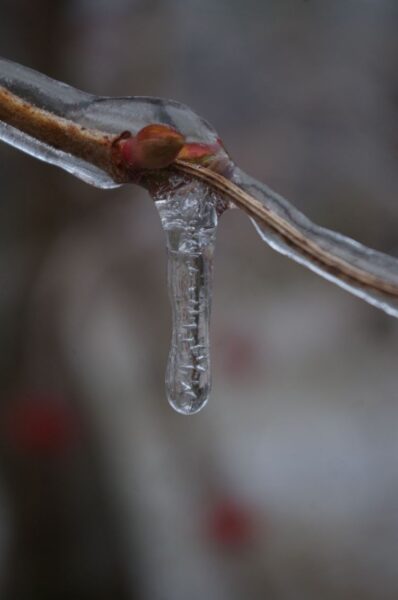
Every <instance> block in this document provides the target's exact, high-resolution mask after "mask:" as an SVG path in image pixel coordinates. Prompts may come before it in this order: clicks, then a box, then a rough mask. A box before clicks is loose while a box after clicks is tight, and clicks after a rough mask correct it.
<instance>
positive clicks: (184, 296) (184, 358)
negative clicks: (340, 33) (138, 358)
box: [155, 181, 220, 415]
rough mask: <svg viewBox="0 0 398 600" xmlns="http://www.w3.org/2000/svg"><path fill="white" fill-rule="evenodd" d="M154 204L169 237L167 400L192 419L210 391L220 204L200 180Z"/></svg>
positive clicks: (158, 199) (159, 196) (176, 189)
mask: <svg viewBox="0 0 398 600" xmlns="http://www.w3.org/2000/svg"><path fill="white" fill-rule="evenodd" d="M173 187H174V186H173ZM155 200H156V202H155V204H156V207H157V209H158V211H159V215H160V219H161V222H162V226H163V229H164V232H165V234H166V242H167V256H168V286H169V296H170V303H171V306H172V313H173V332H172V338H171V346H170V353H169V359H168V364H167V371H166V390H167V397H168V400H169V402H170V404H171V406H172V407H173V408H174V409H175V410H177V411H178V412H180V413H182V414H185V415H190V414H194V413H196V412H198V411H199V410H201V409H202V408H203V407H204V406H205V404H206V403H207V401H208V398H209V393H210V386H211V367H210V339H209V330H210V310H211V297H212V273H213V255H214V245H215V237H216V227H217V205H219V203H220V200H219V199H218V198H217V196H216V195H215V194H214V193H213V192H212V191H211V190H210V189H209V188H208V187H207V186H205V185H203V184H202V183H200V182H197V181H192V182H189V183H186V182H181V184H180V185H177V187H174V189H173V190H172V191H171V192H170V191H165V192H164V193H160V194H159V195H158V196H157V197H156V198H155Z"/></svg>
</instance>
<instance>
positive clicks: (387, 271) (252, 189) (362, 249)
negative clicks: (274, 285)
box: [232, 169, 398, 317]
mask: <svg viewBox="0 0 398 600" xmlns="http://www.w3.org/2000/svg"><path fill="white" fill-rule="evenodd" d="M232 179H233V181H234V182H235V183H236V184H237V185H238V186H239V187H241V188H242V189H243V190H246V191H247V192H249V194H250V195H252V196H254V197H255V198H257V199H258V200H260V201H261V202H262V203H263V204H264V205H265V206H267V207H268V208H270V209H271V210H272V211H273V212H275V213H277V214H278V215H280V216H282V217H283V219H284V220H285V221H286V222H287V223H290V224H291V225H293V226H294V227H296V228H297V229H298V230H299V231H300V232H301V233H302V234H303V235H305V237H306V238H307V239H309V240H313V241H315V242H316V243H317V244H318V245H319V246H320V247H321V248H322V249H324V250H327V251H328V252H329V253H330V254H332V255H333V256H336V257H339V258H342V259H344V260H345V261H346V262H347V263H348V264H350V265H352V266H355V267H358V268H360V269H362V270H363V271H366V272H367V273H370V274H373V275H376V276H377V277H380V278H381V279H383V280H385V281H389V282H391V283H394V284H397V285H398V259H396V258H394V257H393V256H389V255H388V254H383V253H382V252H378V251H377V250H373V249H372V248H368V247H367V246H363V245H362V244H360V243H359V242H356V241H355V240H352V239H350V238H348V237H346V236H344V235H341V234H340V233H336V232H335V231H331V230H329V229H325V228H324V227H319V225H316V224H315V223H312V222H311V221H310V220H309V219H308V218H307V217H306V216H305V215H304V214H303V213H301V212H300V211H299V210H297V208H295V207H294V206H293V205H292V204H290V202H288V201H287V200H286V199H285V198H283V197H282V196H280V195H279V194H276V193H275V192H273V191H272V190H271V189H270V188H269V187H268V186H266V185H265V184H263V183H260V182H259V181H257V180H255V179H253V178H252V177H250V176H249V175H246V173H244V172H243V171H241V170H240V169H235V171H234V174H233V177H232ZM252 222H253V224H254V226H255V228H256V230H257V232H258V233H259V235H260V236H261V238H262V239H263V240H264V241H265V242H266V243H267V244H269V246H271V248H273V249H274V250H276V251H277V252H280V253H281V254H284V255H285V256H288V257H289V258H291V259H292V260H294V261H296V262H298V263H300V264H302V265H304V266H305V267H307V268H308V269H310V270H311V271H314V272H315V273H317V274H318V275H321V276H322V277H324V278H325V279H327V280H328V281H331V282H333V283H335V284H337V285H338V286H340V287H341V288H343V289H345V290H347V291H349V292H351V293H352V294H354V295H355V296H358V297H359V298H361V299H362V300H365V301H366V302H368V303H369V304H372V305H373V306H375V307H377V308H379V309H381V310H383V311H384V312H386V313H387V314H389V315H391V316H393V317H398V298H394V297H393V296H391V295H389V294H384V293H383V292H377V291H373V290H371V289H369V288H368V287H366V286H362V285H360V284H359V283H354V282H348V281H345V280H344V279H340V278H339V277H338V276H334V275H332V274H331V273H329V272H328V271H327V270H326V269H324V268H322V266H321V265H320V264H319V263H318V262H315V261H313V260H311V259H310V258H309V257H308V256H307V255H306V254H304V253H303V252H301V251H300V249H295V248H292V246H290V245H288V244H287V243H286V242H285V240H284V239H283V238H282V237H281V236H280V235H278V234H277V233H276V232H275V231H273V230H272V229H271V228H269V227H267V226H266V225H263V224H259V223H258V222H257V221H255V220H254V219H252Z"/></svg>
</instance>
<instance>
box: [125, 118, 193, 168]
mask: <svg viewBox="0 0 398 600" xmlns="http://www.w3.org/2000/svg"><path fill="white" fill-rule="evenodd" d="M184 142H185V138H184V136H183V135H181V134H180V133H179V132H178V131H176V130H175V129H173V128H172V127H168V126H167V125H160V124H153V125H147V126H146V127H144V128H143V129H141V130H140V131H139V132H138V133H137V135H136V136H135V137H134V136H129V137H125V138H121V139H120V141H119V146H120V150H121V155H122V158H123V160H124V162H125V163H127V165H128V166H129V167H130V168H133V169H162V168H164V167H168V166H169V165H170V164H171V163H172V162H173V161H174V160H175V159H176V158H177V155H178V153H179V152H180V150H181V148H182V147H183V145H184Z"/></svg>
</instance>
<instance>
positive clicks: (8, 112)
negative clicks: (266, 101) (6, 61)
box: [0, 86, 398, 297]
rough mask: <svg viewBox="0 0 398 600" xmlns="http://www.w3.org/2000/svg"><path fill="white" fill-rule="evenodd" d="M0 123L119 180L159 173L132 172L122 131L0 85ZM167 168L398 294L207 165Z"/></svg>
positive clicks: (325, 264) (327, 264) (317, 255)
mask: <svg viewBox="0 0 398 600" xmlns="http://www.w3.org/2000/svg"><path fill="white" fill-rule="evenodd" d="M0 121H3V122H4V123H7V124H8V125H11V126H13V127H15V128H16V129H18V130H20V131H22V132H24V133H26V134H27V135H29V136H31V137H33V138H35V139H37V140H40V141H41V142H44V143H45V144H47V145H49V146H51V147H53V148H57V149H59V150H62V151H63V152H67V153H70V154H72V155H74V156H76V157H78V158H81V159H83V160H85V161H86V162H88V163H91V164H93V165H95V166H97V167H98V168H100V169H102V170H103V171H105V172H106V173H108V174H109V175H110V176H111V177H112V179H114V181H115V182H117V183H125V182H131V181H133V182H134V181H139V180H140V178H141V177H142V176H143V175H145V179H148V180H149V179H150V177H151V176H152V175H153V176H154V175H155V174H156V173H157V172H160V171H156V172H152V171H147V172H146V173H143V172H142V171H141V172H133V171H132V169H131V166H129V165H128V164H127V163H126V161H125V160H124V158H123V155H122V152H121V147H120V144H119V141H120V140H121V139H123V135H122V134H123V132H121V135H118V136H112V135H110V134H107V133H105V132H103V131H99V130H96V129H89V128H85V127H83V126H81V125H79V124H77V123H74V122H73V121H70V120H68V119H65V118H62V117H59V116H57V115H54V114H53V113H50V112H49V111H46V110H43V109H40V108H38V107H36V106H34V105H33V104H31V103H29V102H27V101H25V100H22V99H21V98H19V97H18V96H16V95H15V94H13V93H12V92H10V91H9V90H7V89H5V88H4V87H1V86H0ZM167 170H168V171H169V172H172V171H174V172H175V171H176V172H179V173H183V174H184V175H189V176H190V177H195V178H197V179H199V180H201V181H203V182H205V183H206V184H208V185H209V186H211V187H212V188H213V189H215V190H216V191H217V192H219V193H220V194H222V195H224V196H226V197H227V198H228V199H230V200H231V201H232V202H233V203H234V204H236V205H237V206H239V208H241V209H242V210H244V211H245V212H246V213H247V214H248V215H250V216H251V217H253V218H254V219H255V220H256V221H257V222H258V223H260V224H261V225H263V226H266V227H268V228H270V229H271V230H273V231H274V232H276V233H278V234H279V235H280V236H281V237H282V238H283V240H284V241H285V242H286V243H287V244H288V245H290V246H291V247H292V248H293V249H297V250H299V251H300V252H302V253H303V254H304V255H306V256H307V257H309V258H310V259H312V260H313V261H315V262H316V263H317V264H319V265H320V266H321V267H322V268H323V269H324V270H325V271H327V272H328V273H330V274H331V275H333V276H337V277H339V278H340V279H343V280H346V281H347V282H349V283H354V284H356V285H360V286H363V287H365V288H368V289H370V290H373V291H376V292H380V293H383V294H388V295H389V296H392V297H398V285H397V284H395V283H393V282H391V281H388V280H385V279H383V278H381V277H378V276H376V275H374V274H372V273H369V272H367V271H365V270H363V269H361V268H359V267H356V266H354V265H352V264H350V263H348V262H347V261H345V260H344V259H343V258H340V257H338V256H335V255H333V254H331V253H330V252H328V251H327V250H325V249H324V248H322V247H321V246H320V245H319V244H317V243H316V242H314V241H313V240H311V239H308V238H307V237H305V235H304V234H303V233H302V232H301V231H299V230H298V229H297V228H296V227H294V226H293V225H291V224H290V223H289V222H287V221H286V220H285V219H284V218H283V217H281V216H280V215H279V214H277V213H276V212H274V211H272V210H271V209H270V208H268V207H267V206H265V205H264V204H263V203H261V202H260V201H259V200H258V199H257V198H254V197H253V196H251V195H250V194H248V193H247V192H245V191H244V190H242V189H241V188H240V187H238V186H237V185H235V184H234V183H233V182H231V181H230V180H229V179H227V178H226V177H224V176H223V175H220V174H219V173H216V172H215V171H213V170H211V169H210V168H208V167H205V166H202V165H199V164H195V163H194V162H189V161H188V160H181V159H177V160H175V161H174V162H173V163H172V164H171V165H170V166H168V167H167V169H162V170H161V171H163V172H167Z"/></svg>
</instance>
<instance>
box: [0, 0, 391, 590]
mask: <svg viewBox="0 0 398 600" xmlns="http://www.w3.org/2000/svg"><path fill="white" fill-rule="evenodd" d="M397 27H398V5H397V3H396V2H395V1H394V0H378V2H375V1H372V0H334V1H333V2H330V1H328V0H266V1H265V0H244V1H243V0H216V1H215V0H113V1H112V2H107V1H106V0H36V1H35V2H31V1H29V0H1V3H0V55H1V56H3V57H6V58H9V59H11V60H14V61H16V62H20V63H22V64H24V65H27V66H30V67H32V68H34V69H36V70H39V71H42V72H44V73H46V74H48V75H50V76H52V77H54V78H56V79H61V80H63V81H66V82H68V83H70V84H72V85H73V86H75V87H78V88H81V89H84V90H85V91H89V92H93V93H96V94H104V95H154V96H162V97H169V98H174V99H176V100H179V101H180V102H184V103H186V104H188V105H190V106H191V107H192V108H193V109H194V110H196V111H197V112H198V113H199V114H200V115H202V116H204V117H205V118H207V119H208V120H209V121H210V122H211V123H213V124H214V126H215V127H216V128H217V130H218V131H219V133H220V135H221V137H222V139H223V140H224V142H225V144H226V147H227V148H228V150H229V151H230V153H231V155H232V157H233V158H234V159H235V160H236V162H237V163H238V165H240V166H241V167H242V168H243V169H244V170H246V171H247V172H249V173H250V174H252V175H254V176H256V177H257V178H259V179H260V180H262V181H264V182H266V183H267V184H268V185H270V186H271V187H272V188H273V189H275V190H276V191H278V192H279V193H282V194H283V195H285V196H286V197H287V198H289V199H290V200H291V201H292V202H294V203H295V205H296V206H298V207H299V208H300V209H302V210H303V211H304V212H305V213H306V214H307V215H309V216H310V217H311V218H312V219H313V220H315V221H316V222H318V223H320V224H322V225H324V226H327V227H331V228H334V229H337V230H338V231H341V232H343V233H345V234H347V235H349V236H352V237H354V238H356V239H358V240H360V241H362V242H364V243H365V244H367V245H369V246H372V247H374V248H377V249H379V250H382V251H385V252H389V253H392V254H394V253H395V254H397V253H398V234H397V226H398V203H397V197H398V169H397V165H398V129H397V114H398V83H397V75H396V74H397V68H398V37H397V35H396V32H397ZM0 189H1V203H0V278H1V292H0V400H1V403H0V447H1V453H0V465H1V468H0V596H1V598H2V599H4V600H28V599H29V600H36V599H40V600H50V599H51V600H53V599H57V600H58V599H59V600H64V599H65V600H102V599H105V598H106V599H109V598H114V599H115V600H130V599H136V598H138V599H143V600H186V599H187V598H189V599H190V600H199V599H203V598H205V599H206V600H224V599H225V600H226V599H228V600H241V599H242V600H243V599H245V600H246V599H250V600H252V599H253V600H257V599H263V598H269V599H270V600H300V599H303V600H318V599H319V598H322V599H325V600H328V599H329V598H330V599H336V598H339V599H347V600H348V599H350V600H351V599H352V600H357V599H358V600H368V599H375V600H376V599H378V600H380V599H382V600H388V599H390V598H391V599H395V598H397V596H398V569H397V563H396V561H397V558H396V557H397V555H398V436H397V423H398V386H397V382H398V375H397V350H398V326H397V323H396V321H395V320H394V319H392V318H389V317H387V316H386V315H384V314H382V313H381V312H378V311H377V310H376V309H374V308H372V307H370V306H368V305H367V304H365V303H362V302H361V301H360V300H358V299H356V298H354V297H351V296H350V295H348V294H347V293H345V292H343V291H341V290H339V289H337V288H336V287H334V286H332V285H331V284H329V283H327V282H325V281H323V280H321V279H320V278H318V277H317V276H315V275H314V274H312V273H310V272H307V271H306V270H304V269H303V268H301V267H299V266H297V265H295V264H293V263H291V262H289V261H288V260H287V259H285V258H283V257H281V256H279V255H276V254H275V253H274V252H273V251H272V250H271V249H269V248H268V247H267V246H266V245H265V244H264V243H263V242H262V241H261V240H260V238H259V237H258V236H257V234H256V233H255V230H254V228H253V226H252V225H251V223H250V221H249V220H248V219H247V218H246V216H245V215H244V214H243V213H241V212H240V211H230V212H229V213H227V214H225V215H224V216H223V218H222V221H221V223H220V227H219V234H218V244H217V255H216V266H215V280H214V302H213V315H212V362H213V392H212V396H211V399H210V402H209V404H208V406H207V407H206V408H205V410H204V411H203V412H201V413H200V414H198V415H196V416H194V417H183V416H181V415H179V414H177V413H175V412H173V411H172V409H171V408H170V407H169V406H168V404H167V401H166V398H165V392H164V371H165V365H166V360H167V353H168V345H169V339H170V310H169V305H168V298H167V290H166V260H165V243H164V239H163V233H162V231H161V227H160V223H159V218H158V215H157V214H156V210H155V207H154V205H153V203H152V201H151V200H150V198H149V196H148V195H147V194H146V193H145V192H144V191H142V190H141V189H139V188H136V187H133V186H125V187H123V188H120V189H117V190H114V191H100V190H97V189H94V188H90V187H89V186H86V185H84V184H83V183H82V182H80V181H78V180H75V179H73V178H72V177H71V176H69V175H68V174H66V173H64V172H62V171H60V170H57V169H55V168H54V167H51V166H48V165H46V164H43V163H40V162H38V161H35V160H34V159H32V158H30V157H28V156H26V155H23V154H21V153H19V152H17V151H16V150H14V149H12V148H10V147H7V146H5V145H1V146H0Z"/></svg>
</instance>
